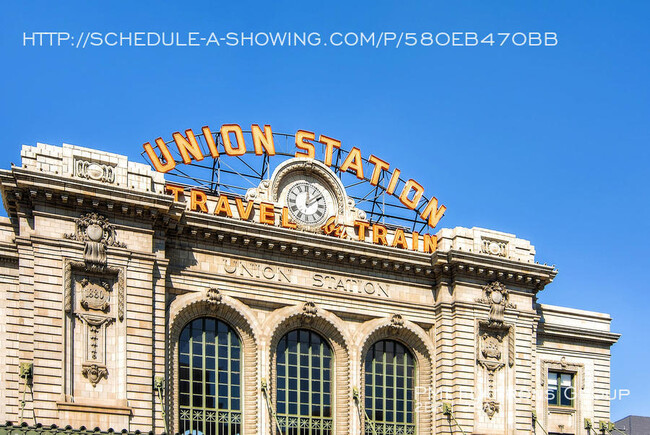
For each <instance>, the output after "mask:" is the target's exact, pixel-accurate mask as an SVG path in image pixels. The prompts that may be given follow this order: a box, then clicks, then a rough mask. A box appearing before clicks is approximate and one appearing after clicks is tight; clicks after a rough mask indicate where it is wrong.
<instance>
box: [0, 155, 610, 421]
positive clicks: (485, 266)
mask: <svg viewBox="0 0 650 435" xmlns="http://www.w3.org/2000/svg"><path fill="white" fill-rule="evenodd" d="M22 157H23V162H22V166H21V167H15V168H12V169H11V170H1V171H0V189H1V191H2V194H3V200H4V203H5V206H6V207H7V210H8V213H9V216H10V218H9V219H4V218H3V219H0V314H1V315H0V349H1V350H0V417H1V418H4V419H5V420H11V421H14V422H17V421H18V420H19V414H20V399H21V397H22V392H23V390H24V388H23V384H22V383H21V379H20V378H19V376H18V373H19V363H20V362H33V364H34V383H33V387H32V389H27V393H28V394H27V396H26V406H25V409H24V411H23V416H24V419H25V420H26V421H28V422H31V423H35V422H38V423H42V424H46V425H47V424H52V423H55V424H58V425H63V426H65V425H67V424H71V425H73V426H75V427H78V426H81V425H84V426H86V427H89V428H94V427H95V426H99V427H100V428H102V429H108V428H109V427H113V428H114V429H122V428H126V429H129V430H136V429H139V430H141V431H149V430H155V431H156V432H157V433H160V432H162V431H163V430H165V425H164V421H163V419H162V417H161V415H162V411H163V408H164V411H165V412H166V413H167V416H168V419H167V420H168V424H169V429H170V430H173V431H175V430H177V429H178V415H177V414H178V409H177V403H178V397H177V394H178V385H177V376H176V375H175V374H176V373H177V366H176V364H177V362H176V358H175V355H176V353H177V347H176V339H177V338H176V337H177V335H178V333H179V331H180V329H182V327H183V326H184V325H185V324H187V322H189V321H190V320H191V319H193V318H196V317H198V316H205V315H214V316H217V317H220V318H222V319H224V320H227V321H228V322H229V323H231V324H232V325H233V327H235V328H236V329H237V331H238V333H239V334H240V336H241V337H243V338H244V342H245V343H244V347H245V352H246V357H245V366H244V373H246V374H247V375H248V377H247V379H246V385H245V388H244V394H245V398H244V400H245V402H246V405H245V411H246V412H245V416H244V419H245V421H244V427H245V433H271V425H272V421H271V418H270V415H269V414H268V412H267V411H266V403H265V402H264V399H263V396H262V394H261V390H260V387H261V381H262V379H265V380H267V381H269V386H270V388H271V397H272V398H273V397H274V396H273V394H274V393H273V391H274V382H273V366H274V365H273V361H274V343H276V342H277V340H278V339H279V337H280V336H281V335H282V334H283V333H284V332H286V331H288V330H290V329H291V328H296V327H306V328H312V329H314V330H316V331H318V332H320V333H321V334H324V335H325V336H326V338H327V339H329V340H330V344H331V346H332V348H333V349H334V350H335V355H336V380H335V385H336V403H335V425H336V427H337V431H338V433H355V434H358V433H360V431H361V428H362V424H361V422H360V421H359V418H358V409H357V407H356V405H355V404H354V402H353V398H352V389H353V388H354V387H356V388H359V390H360V391H361V392H362V393H363V385H362V384H363V376H362V360H363V358H364V352H365V349H367V347H368V346H369V345H370V344H372V342H373V341H376V340H378V339H384V338H393V339H396V340H399V341H402V342H404V343H405V344H407V345H408V346H409V348H410V349H411V350H412V351H413V353H414V355H415V357H416V360H417V365H418V375H417V386H418V391H417V394H416V398H417V407H418V413H417V419H418V433H420V434H426V433H449V431H450V430H451V428H450V425H453V422H451V421H450V420H449V418H448V417H447V416H445V415H443V413H442V403H443V402H448V403H450V404H451V405H452V407H453V412H454V416H455V418H456V420H457V421H458V422H459V423H460V425H461V426H462V428H463V429H464V430H465V431H466V432H467V433H481V434H503V433H508V434H520V433H532V429H533V428H532V425H531V416H532V412H533V411H536V412H537V415H538V416H539V418H540V422H541V423H542V424H543V425H544V427H545V428H547V429H549V430H551V431H552V430H557V429H559V425H560V424H561V425H563V427H564V428H565V429H567V430H568V428H569V427H574V428H575V427H578V426H580V425H581V424H582V421H583V419H584V418H590V419H592V420H593V421H599V420H608V419H609V401H608V400H607V399H606V397H607V396H606V393H607V392H608V391H609V369H610V367H609V357H610V350H609V349H610V346H611V344H613V343H614V342H615V341H616V339H617V335H616V334H612V333H611V332H610V331H609V322H610V319H609V317H608V316H606V315H603V314H598V313H590V312H585V311H579V310H570V309H565V308H560V307H551V306H546V305H538V304H537V303H536V295H537V293H538V292H539V291H540V290H542V289H543V288H544V287H545V286H546V285H548V284H549V283H550V282H551V281H552V279H553V277H554V276H555V273H556V272H555V270H554V268H553V267H549V266H545V265H539V264H536V263H535V257H534V256H535V250H534V247H533V246H532V245H531V244H530V243H529V242H528V241H525V240H521V239H518V238H516V237H515V236H514V235H512V234H507V233H500V232H496V231H491V230H485V229H480V228H472V229H467V228H454V229H443V230H440V232H439V233H438V237H439V246H438V251H437V252H436V253H434V254H433V255H427V254H423V253H414V252H405V251H402V250H399V249H394V248H385V247H379V246H374V245H371V244H367V243H361V242H351V241H342V240H338V239H334V238H331V237H327V236H324V235H319V234H311V233H304V232H299V231H295V230H290V229H283V228H278V227H271V226H267V225H260V224H257V223H254V222H241V221H237V220H233V219H228V218H223V217H214V216H208V215H204V214H200V213H195V212H188V211H187V210H186V206H185V204H179V203H173V201H172V200H171V199H170V197H169V196H167V195H164V194H163V185H164V180H163V178H162V176H161V175H160V174H156V173H153V172H152V171H151V170H150V169H149V168H148V167H147V166H145V165H140V164H135V163H132V162H128V161H127V159H126V157H124V156H118V155H113V154H110V153H103V152H98V151H94V150H90V149H85V148H80V147H73V146H70V145H64V146H63V147H62V148H61V147H54V146H51V145H44V144H39V145H37V146H36V147H24V148H23V151H22ZM92 212H94V213H97V214H99V215H102V216H104V217H105V218H106V219H107V221H108V222H109V224H110V226H112V229H113V230H114V231H115V240H113V241H112V242H110V243H107V244H106V246H105V252H106V258H105V263H106V267H105V268H104V269H102V270H98V269H92V267H93V266H92V265H93V264H94V263H92V261H90V260H89V259H92V258H94V257H92V255H90V254H89V252H91V254H92V253H93V252H95V253H96V251H93V249H95V248H93V246H90V245H89V242H88V240H85V239H78V238H77V236H75V233H76V231H77V230H78V227H77V225H78V219H79V218H80V217H81V216H82V215H86V214H87V213H92ZM105 231H107V230H105ZM89 250H90V251H89ZM84 278H86V279H90V280H91V281H92V280H93V279H95V280H97V282H98V283H101V281H102V279H104V280H105V281H107V284H106V285H107V288H108V290H106V292H107V293H106V294H108V295H109V296H110V304H109V308H108V309H106V310H105V311H102V310H99V309H88V308H85V307H84V306H83V305H82V304H81V300H82V298H83V297H86V296H84V294H85V293H84V291H85V290H84V288H86V287H84V286H83V285H82V283H83V279H84ZM495 282H499V283H501V284H502V285H503V288H504V289H505V290H504V293H503V294H504V295H505V296H504V298H505V299H504V300H503V302H499V303H495V302H494V301H492V300H491V299H490V296H489V291H488V290H487V288H488V287H486V286H488V285H493V284H494V283H495ZM91 284H92V283H91ZM86 285H88V284H86ZM98 285H99V284H98ZM210 288H216V289H218V293H219V294H220V295H221V298H220V299H219V302H218V303H214V301H212V302H211V300H210V297H209V295H208V289H210ZM490 288H491V287H490ZM499 291H500V290H499ZM120 292H122V293H120ZM100 293H101V291H100ZM102 294H104V293H102ZM120 294H122V295H123V298H122V299H120V297H121V296H120ZM308 302H309V303H313V304H314V306H315V309H316V311H315V313H311V314H309V313H307V314H306V312H305V311H304V306H305V305H304V304H305V303H308ZM83 316H86V317H88V316H90V319H91V322H92V321H98V320H97V319H100V320H101V321H102V322H105V323H103V324H102V325H104V326H102V328H105V330H102V331H100V332H98V334H99V333H105V336H101V337H100V338H98V339H97V340H98V343H99V345H98V346H99V347H100V351H101V352H103V353H101V352H100V353H99V354H98V357H97V359H96V360H93V357H92V356H89V355H91V354H90V353H88V352H89V351H91V350H92V346H91V347H89V346H90V344H91V343H92V341H89V340H90V339H89V337H90V335H88V334H90V333H91V332H92V331H91V330H90V329H88V328H87V325H86V324H84V323H83V322H82V321H81V319H85V317H83ZM93 316H94V317H93ZM93 319H95V320H93ZM106 322H108V323H106ZM100 329H101V328H100ZM174 331H176V332H174ZM93 334H94V333H93ZM103 337H105V338H103ZM91 362H96V363H99V364H100V365H101V364H103V365H104V366H105V368H106V370H107V371H108V375H107V377H101V378H100V379H99V380H98V382H96V385H95V386H93V385H92V383H91V382H90V378H89V375H87V374H86V375H84V373H83V368H84V367H85V366H87V365H88V364H89V363H91ZM558 364H559V365H560V366H562V367H564V368H565V369H566V370H575V372H576V376H577V378H579V379H580V382H581V384H580V393H581V395H580V398H579V400H578V402H577V403H578V405H577V406H576V409H575V410H573V411H571V412H568V413H567V412H564V413H560V412H557V410H553V409H548V406H547V405H546V399H545V392H546V383H545V382H544V381H545V376H546V371H547V370H548V368H549V367H554V366H555V365H558ZM156 377H163V378H165V380H166V387H165V391H164V396H165V397H164V398H163V400H164V404H163V403H161V402H160V400H159V399H158V397H157V396H156V392H155V390H154V388H153V383H154V378H156ZM516 394H520V395H521V396H515V395H516ZM490 400H491V401H492V402H493V403H492V409H491V410H490V409H487V410H486V405H485V404H486V402H488V401H490ZM488 408H489V407H488ZM495 409H496V410H495ZM488 411H489V412H488ZM571 425H573V426H571ZM570 433H581V432H580V431H579V430H575V431H574V432H570Z"/></svg>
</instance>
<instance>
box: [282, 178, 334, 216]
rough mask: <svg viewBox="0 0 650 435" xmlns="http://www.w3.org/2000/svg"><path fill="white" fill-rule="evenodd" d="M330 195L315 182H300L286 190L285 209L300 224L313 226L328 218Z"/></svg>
mask: <svg viewBox="0 0 650 435" xmlns="http://www.w3.org/2000/svg"><path fill="white" fill-rule="evenodd" d="M330 202H331V200H330V194H329V192H328V191H327V189H325V188H324V187H323V186H320V185H319V184H318V183H317V182H309V181H300V182H297V183H295V184H293V185H292V186H291V187H289V189H288V190H287V207H288V208H289V213H290V214H291V216H292V217H293V218H294V219H295V220H297V221H298V222H300V223H303V224H305V225H308V226H315V225H319V224H321V223H323V222H324V221H325V219H327V217H328V216H329V213H330V210H329V203H330Z"/></svg>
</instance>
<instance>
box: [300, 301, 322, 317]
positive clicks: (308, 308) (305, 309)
mask: <svg viewBox="0 0 650 435" xmlns="http://www.w3.org/2000/svg"><path fill="white" fill-rule="evenodd" d="M317 312H318V308H316V304H315V303H313V302H311V301H309V302H305V304H304V305H303V306H302V314H303V315H304V316H305V317H306V318H307V319H312V318H314V317H316V313H317Z"/></svg>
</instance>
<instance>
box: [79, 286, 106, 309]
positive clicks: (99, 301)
mask: <svg viewBox="0 0 650 435" xmlns="http://www.w3.org/2000/svg"><path fill="white" fill-rule="evenodd" d="M80 284H81V289H82V290H81V300H80V301H79V303H80V304H81V306H82V307H83V308H85V309H86V310H98V311H104V312H107V311H108V310H109V308H110V306H111V303H110V291H111V285H110V284H109V283H108V282H106V281H104V280H102V281H101V282H100V283H97V282H91V281H90V280H89V279H88V278H83V279H82V280H81V281H80Z"/></svg>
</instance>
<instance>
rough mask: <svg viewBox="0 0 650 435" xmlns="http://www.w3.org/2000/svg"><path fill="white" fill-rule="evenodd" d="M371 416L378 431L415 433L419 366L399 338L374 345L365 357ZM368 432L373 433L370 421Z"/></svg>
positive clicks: (369, 416)
mask: <svg viewBox="0 0 650 435" xmlns="http://www.w3.org/2000/svg"><path fill="white" fill-rule="evenodd" d="M365 369H366V373H365V377H364V379H365V382H366V386H365V393H366V397H365V403H366V414H367V418H369V419H371V420H373V423H374V424H375V429H376V431H377V433H380V432H381V433H382V434H383V433H391V434H412V433H415V424H414V420H413V413H412V412H406V411H412V410H413V393H414V391H413V389H414V381H415V379H414V372H415V366H414V362H413V357H412V356H411V353H410V351H409V350H408V349H407V348H406V347H405V346H404V345H403V344H402V343H400V342H398V341H395V340H381V341H378V342H376V343H375V344H373V345H372V347H371V348H370V349H369V350H368V354H367V355H366V358H365ZM365 433H373V431H372V428H371V427H370V425H369V424H366V428H365Z"/></svg>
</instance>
